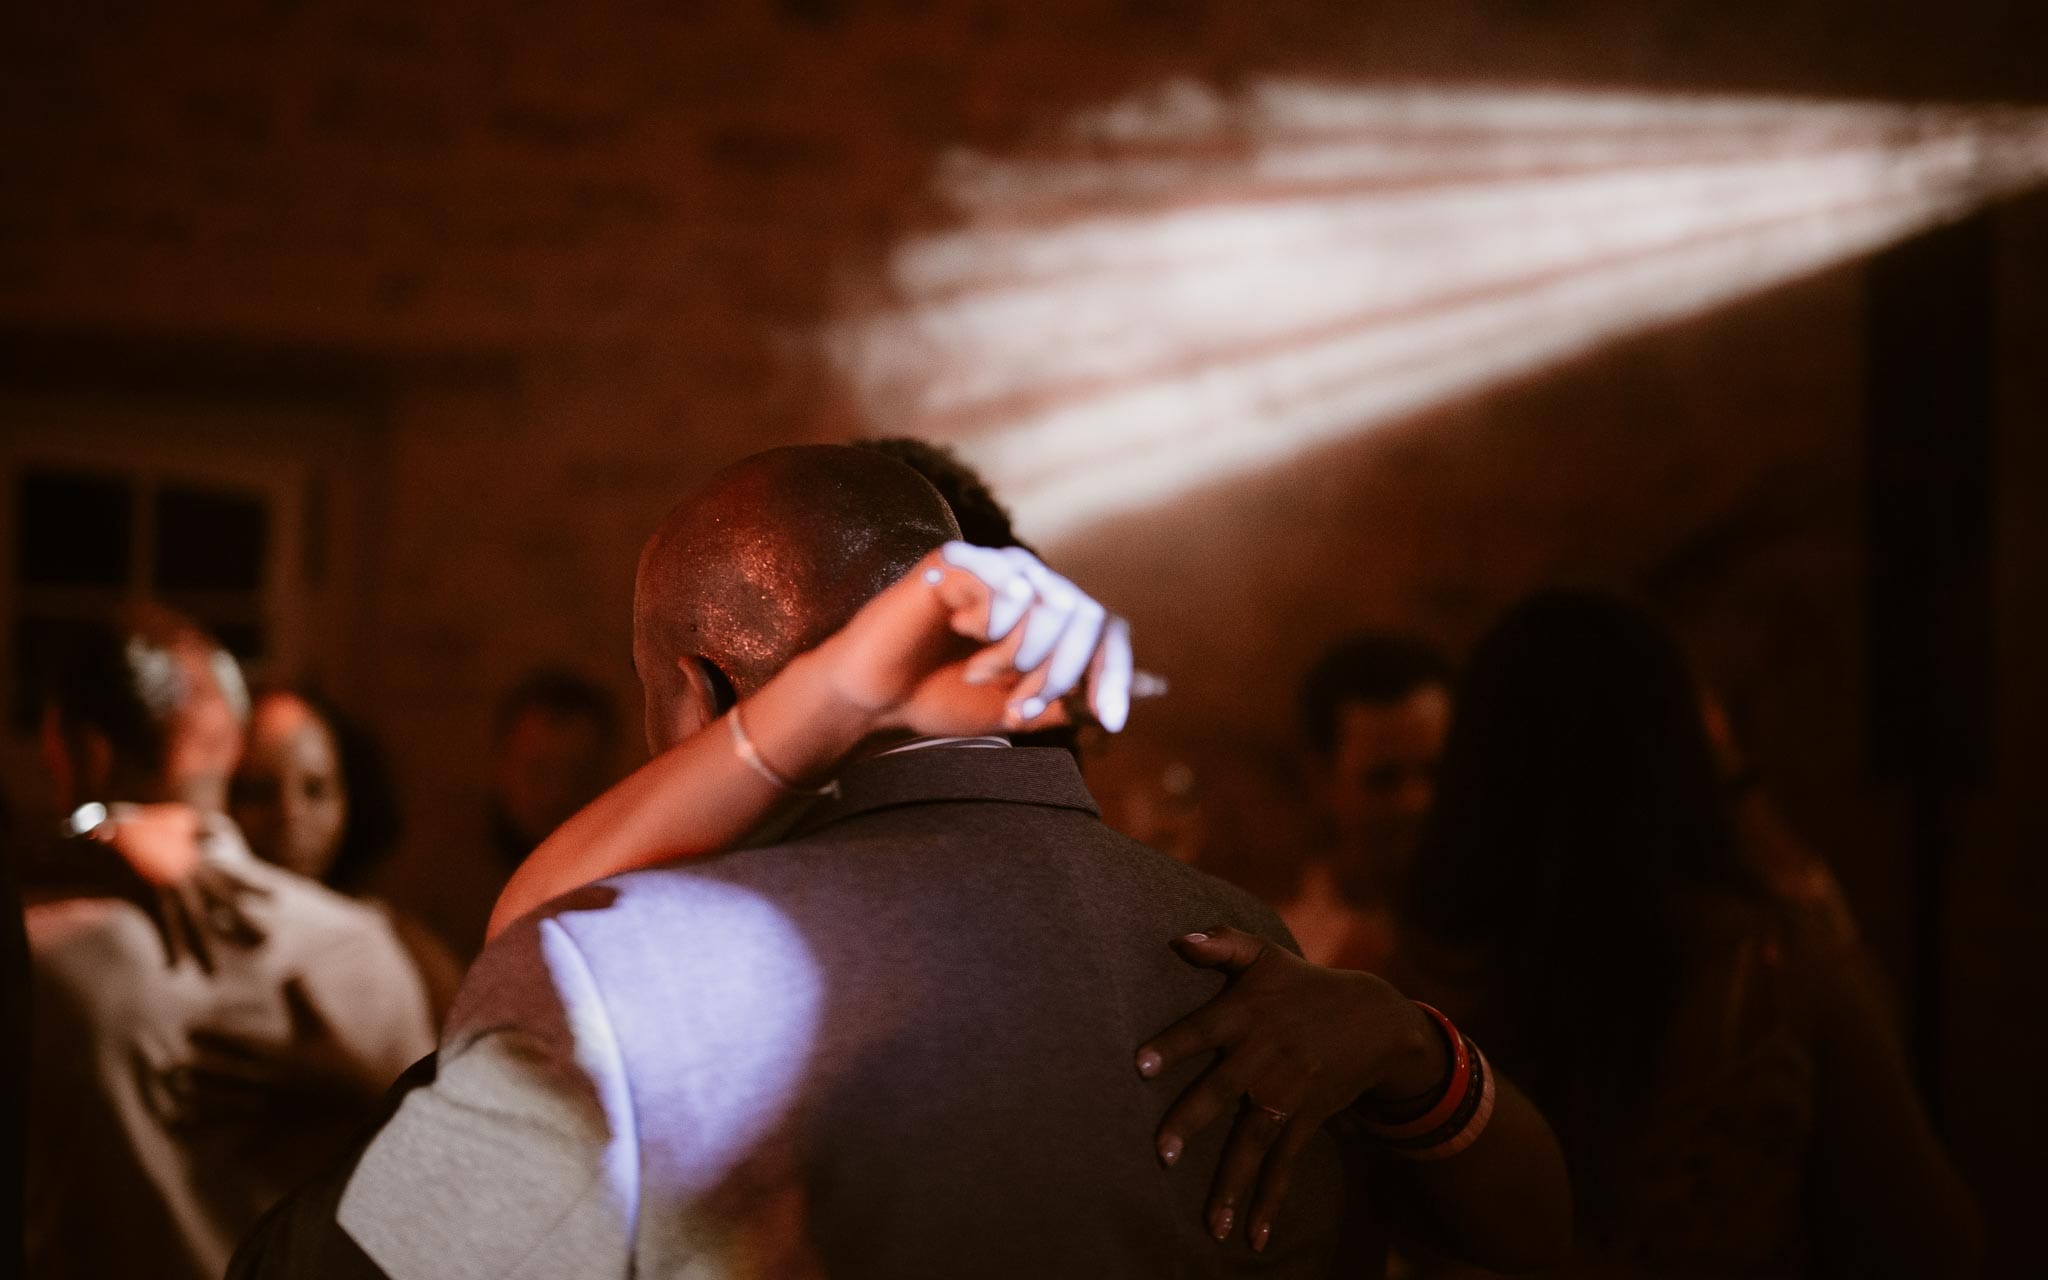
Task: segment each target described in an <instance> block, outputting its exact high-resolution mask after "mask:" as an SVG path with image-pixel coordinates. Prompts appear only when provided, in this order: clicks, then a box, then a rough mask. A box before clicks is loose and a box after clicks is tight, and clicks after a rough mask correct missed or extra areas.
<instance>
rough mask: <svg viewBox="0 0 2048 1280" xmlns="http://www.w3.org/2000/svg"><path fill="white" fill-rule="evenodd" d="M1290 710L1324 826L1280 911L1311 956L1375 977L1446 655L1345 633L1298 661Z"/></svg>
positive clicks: (1445, 698)
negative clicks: (1294, 709)
mask: <svg viewBox="0 0 2048 1280" xmlns="http://www.w3.org/2000/svg"><path fill="white" fill-rule="evenodd" d="M1297 705H1298V709H1299V714H1300V723H1301V734H1302V739H1303V742H1304V744H1305V745H1306V747H1307V762H1308V764H1307V774H1308V777H1307V781H1308V790H1309V794H1310V795H1311V796H1312V797H1313V798H1314V801H1315V803H1316V807H1317V808H1318V809H1319V810H1320V811H1321V815H1322V817H1323V818H1324V819H1325V820H1326V822H1327V824H1328V825H1327V828H1326V831H1325V834H1324V836H1323V840H1322V848H1321V850H1320V851H1319V852H1318V853H1316V854H1314V855H1312V856H1311V857H1310V858H1309V859H1308V861H1307V863H1306V864H1305V865H1304V867H1303V869H1302V875H1301V882H1300V885H1299V887H1298V888H1297V889H1296V890H1295V891H1294V893H1293V895H1292V896H1291V897H1290V898H1288V899H1287V901H1285V902H1284V903H1282V904H1281V905H1280V907H1279V911H1280V917H1281V919H1283V920H1285V921H1286V922H1287V927H1288V928H1289V929H1291V930H1293V931H1294V936H1295V938H1296V939H1297V940H1298V941H1300V943H1301V946H1302V952H1303V954H1304V955H1306V956H1307V957H1308V958H1309V959H1310V960H1312V961H1314V962H1315V963H1317V964H1324V965H1334V966H1336V967H1338V968H1344V969H1365V970H1368V971H1372V972H1378V971H1381V970H1382V969H1384V968H1385V967H1386V966H1387V964H1388V962H1389V961H1390V960H1391V958H1392V956H1393V952H1394V948H1395V942H1396V935H1397V932H1398V931H1397V927H1396V921H1395V904H1396V903H1397V902H1398V901H1399V899H1400V896H1401V892H1402V887H1403V883H1404V881H1405V878H1406V876H1407V871H1408V866H1409V863H1410V862H1411V860H1412V859H1413V858H1414V855H1415V847H1416V843H1417V841H1418V840H1419V839H1420V838H1421V834H1422V829H1423V824H1424V822H1425V821H1426V820H1427V819H1428V817H1429V812H1430V805H1431V803H1432V801H1433V799H1434V797H1435V793H1436V769H1437V761H1438V758H1439V757H1440V756H1441V754H1442V752H1443V746H1444V736H1445V734H1446V733H1447V732H1448V731H1449V729H1450V723H1451V663H1450V659H1449V658H1447V657H1445V656H1444V654H1443V652H1442V651H1441V650H1439V649H1437V648H1436V647H1435V646H1433V645H1431V644H1430V643H1429V642H1427V641H1425V640H1421V639H1418V638H1416V637H1414V636H1408V635H1401V634H1396V633H1391V632H1367V633H1363V634H1360V635H1354V636H1351V637H1349V638H1347V639H1344V640H1342V641H1339V642H1338V643H1337V644H1336V645H1334V646H1332V647H1331V648H1330V649H1329V650H1328V651H1326V652H1325V653H1324V654H1323V656H1322V657H1320V658H1318V659H1317V660H1316V662H1315V664H1314V665H1313V666H1311V667H1310V668H1309V671H1308V674H1307V675H1306V676H1305V677H1303V679H1302V682H1301V688H1300V692H1299V695H1298V702H1297Z"/></svg>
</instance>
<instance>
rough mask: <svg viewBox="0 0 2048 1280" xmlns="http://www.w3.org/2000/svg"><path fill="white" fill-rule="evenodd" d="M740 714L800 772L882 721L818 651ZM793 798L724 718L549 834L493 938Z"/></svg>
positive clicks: (820, 771)
mask: <svg viewBox="0 0 2048 1280" xmlns="http://www.w3.org/2000/svg"><path fill="white" fill-rule="evenodd" d="M728 714H733V713H728ZM738 714H739V715H741V716H742V718H743V723H744V724H745V727H746V734H747V737H748V738H749V739H750V740H751V741H752V742H753V744H754V746H755V748H756V750H758V751H759V753H760V756H761V758H762V760H764V761H765V762H767V763H769V764H770V766H771V767H772V768H773V769H774V770H775V771H776V772H777V773H779V774H781V775H782V776H783V777H786V778H790V779H810V778H814V777H817V776H821V775H824V774H827V773H829V772H830V771H831V769H832V768H833V767H835V766H836V765H837V764H838V763H839V762H840V761H842V760H843V759H845V757H846V756H847V754H848V753H849V752H851V751H852V750H853V749H854V748H855V747H856V746H858V745H859V743H860V742H861V740H862V739H863V738H865V737H867V736H868V734H869V733H870V732H872V731H873V729H874V727H875V725H874V721H873V718H872V716H871V715H870V714H869V713H868V712H866V711H864V710H862V709H860V708H858V707H854V706H851V705H849V704H848V703H847V702H846V701H845V700H844V699H843V698H841V697H840V696H839V694H838V692H837V689H836V687H835V685H834V684H833V682H832V680H831V679H830V677H829V674H828V672H827V671H826V669H825V659H824V658H823V657H821V656H820V655H819V654H818V653H815V652H814V653H811V654H806V655H804V656H803V657H800V658H798V659H797V660H796V661H794V662H792V663H791V664H790V665H789V666H788V667H786V668H784V669H783V670H782V671H781V672H779V673H777V674H776V675H775V677H774V678H773V679H771V680H769V682H768V683H767V684H766V685H764V686H762V688H761V689H760V690H759V691H758V692H757V693H755V694H754V696H753V697H751V698H748V699H747V700H746V701H745V702H744V703H742V704H741V706H740V707H739V709H738ZM789 799H790V795H789V793H788V792H786V791H784V790H782V789H781V788H779V787H777V786H776V785H775V784H774V783H773V782H771V781H770V780H769V779H768V778H767V777H766V776H765V775H764V774H762V773H761V772H760V771H759V770H757V769H755V768H753V767H752V766H751V765H749V764H748V763H747V762H746V761H745V760H743V759H741V758H740V756H739V755H738V753H737V752H736V751H735V750H734V743H733V738H732V736H731V733H730V731H729V728H728V726H726V725H725V724H723V723H721V722H718V721H714V722H713V723H712V724H710V725H709V726H707V727H706V728H705V729H704V730H702V731H700V732H698V733H695V734H692V735H691V736H690V737H689V738H687V739H685V740H684V741H682V742H680V743H678V744H677V745H675V746H673V747H670V748H669V749H668V750H667V751H664V752H662V753H661V754H660V755H658V756H656V757H655V758H654V759H652V760H650V761H648V762H647V763H646V764H644V765H642V766H640V767H639V768H638V769H636V770H634V771H633V772H632V773H631V774H629V775H627V776H626V777H625V778H624V779H623V780H621V781H620V782H618V783H617V784H616V785H614V786H613V787H611V788H610V789H609V790H607V791H606V792H605V793H604V794H603V795H601V796H599V797H598V798H597V799H596V800H594V801H592V802H591V803H590V804H588V805H586V806H585V807H584V808H583V809H581V810H580V811H578V812H577V813H576V814H575V815H574V816H573V817H571V818H570V819H569V820H568V821H567V822H565V823H563V824H562V825H561V826H560V827H559V828H557V829H556V830H555V832H554V833H553V834H551V835H550V836H548V838H547V839H545V840H543V841H542V842H541V843H540V847H538V848H537V849H535V850H534V851H533V853H532V854H531V855H530V856H529V857H528V858H527V859H526V861H525V862H523V863H521V864H520V867H519V869H518V871H516V872H514V873H513V876H512V879H511V880H510V881H509V882H508V883H507V884H506V886H505V889H504V892H503V893H501V894H500V895H499V897H498V903H497V905H496V907H494V908H493V909H492V911H491V920H490V925H489V928H488V929H487V930H486V937H487V938H494V937H496V936H497V935H498V933H499V931H500V930H502V929H504V927H505V926H506V925H508V924H510V923H512V922H513V921H514V920H517V919H518V918H519V917H521V916H523V915H525V914H526V913H527V912H529V911H532V910H533V909H534V908H536V907H538V906H540V905H541V904H543V903H545V902H548V901H550V900H551V899H554V898H557V897H559V896H561V895H562V894H564V893H567V892H569V891H570V890H572V889H576V888H580V887H582V886H583V885H586V884H589V883H591V882H592V881H595V880H601V879H603V878H604V877H606V876H612V875H619V874H621V873H623V872H626V871H632V870H636V869H638V868H641V867H647V866H652V865H654V864H656V863H660V862H667V861H670V860H672V859H675V858H684V857H690V856H693V855H696V854H703V853H711V852H714V851H716V850H719V849H725V848H729V847H731V846H732V845H733V844H734V843H735V842H736V841H738V840H739V839H741V838H742V837H744V836H745V835H746V834H747V832H749V831H751V830H752V829H753V828H754V827H756V826H757V825H759V824H760V822H761V821H762V820H763V819H764V818H766V817H768V816H769V815H770V814H772V813H774V812H775V811H776V810H777V809H778V808H780V807H781V806H782V805H783V804H784V803H786V802H787V801H788V800H789Z"/></svg>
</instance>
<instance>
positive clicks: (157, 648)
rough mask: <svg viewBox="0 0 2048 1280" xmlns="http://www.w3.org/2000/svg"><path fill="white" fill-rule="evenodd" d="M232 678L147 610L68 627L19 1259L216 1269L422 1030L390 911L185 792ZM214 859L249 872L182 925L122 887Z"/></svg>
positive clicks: (226, 751)
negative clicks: (276, 861)
mask: <svg viewBox="0 0 2048 1280" xmlns="http://www.w3.org/2000/svg"><path fill="white" fill-rule="evenodd" d="M241 687H242V686H241V679H240V672H239V670H238V668H236V667H235V665H234V662H233V659H232V658H230V657H229V656H228V655H227V654H226V652H225V651H224V650H222V649H221V648H220V646H219V645H218V644H216V643H215V642H214V641H213V640H212V638H211V637H210V636H208V635H207V634H206V633H205V632H203V631H201V630H200V629H199V628H198V627H197V626H196V625H195V624H193V623H191V622H189V621H188V620H186V619H184V618H182V617H179V616H178V615H175V614H172V613H169V612H167V611H163V610H157V609H143V610H137V611H134V612H132V613H130V614H129V615H127V616H126V617H124V618H123V619H121V620H120V621H119V622H118V623H112V624H109V625H105V626H102V627H97V628H92V629H89V630H87V631H85V632H83V633H81V635H80V637H79V639H78V640H77V642H75V643H74V644H73V645H72V646H70V648H69V649H68V650H67V652H66V653H65V655H64V658H63V661H62V664H61V669H60V670H59V672H58V673H57V676H56V679H55V681H54V683H53V686H52V688H53V697H52V701H51V704H50V706H49V708H48V709H47V711H46V713H45V716H44V720H43V746H44V751H45V754H46V757H47V763H48V765H49V769H50V773H51V778H52V783H53V787H54V790H55V792H56V797H55V798H56V801H57V804H58V807H59V810H60V811H62V812H67V813H70V814H71V815H72V816H71V818H70V819H69V821H68V824H67V829H66V833H65V834H66V836H67V837H68V838H65V839H61V840H56V841H52V842H51V843H50V847H49V848H48V849H47V850H46V851H45V854H44V857H43V858H42V859H41V861H40V864H39V866H38V868H37V873H36V875H35V878H34V879H33V882H32V883H31V885H30V887H29V889H28V891H27V893H26V894H25V896H26V898H27V900H28V904H29V905H28V908H27V911H26V913H25V919H26V926H27V932H28V937H29V943H30V947H31V950H32V958H33V982H34V986H33V992H32V995H33V999H32V1002H31V1013H32V1018H33V1026H32V1031H31V1035H30V1039H29V1045H30V1049H29V1056H30V1068H31V1071H32V1086H31V1087H32V1090H33V1096H34V1098H35V1107H34V1109H33V1111H32V1113H31V1116H30V1120H29V1152H30V1155H29V1160H28V1165H27V1169H28V1174H27V1181H28V1186H27V1192H26V1199H25V1213H24V1216H25V1219H26V1224H27V1225H26V1236H27V1243H26V1251H27V1255H28V1272H29V1274H32V1275H36V1276H53V1277H61V1276H81V1277H83V1276H94V1277H99V1276H113V1275H149V1276H163V1277H187V1276H191V1277H212V1276H218V1275H220V1274H221V1272H222V1269H223V1268H224V1267H225V1266H226V1263H227V1260H228V1257H229V1255H230V1253H231V1252H232V1250H233V1248H234V1245H235V1243H236V1241H237V1240H238V1239H239V1237H240V1236H241V1234H242V1233H243V1232H244V1231H246V1230H247V1229H248V1228H249V1226H250V1225H251V1224H252V1223H253V1222H254V1221H255V1219H256V1217H257V1216H258V1215H259V1214H260V1213H261V1212H262V1211H263V1210H264V1209H265V1208H266V1207H267V1206H268V1205H269V1204H270V1203H271V1202H272V1201H274V1200H275V1199H276V1198H277V1197H278V1196H279V1195H281V1194H282V1193H283V1192H284V1191H286V1190H288V1189H289V1188H290V1187H291V1186H293V1185H294V1184H295V1183H296V1182H297V1181H299V1180H300V1179H302V1178H303V1177H305V1176H306V1175H307V1173H308V1172H309V1171H311V1170H312V1169H314V1168H317V1167H318V1166H319V1165H320V1164H321V1163H323V1162H324V1161H325V1160H327V1159H329V1158H331V1156H332V1154H333V1153H334V1151H335V1150H337V1149H338V1148H339V1146H340V1145H341V1144H342V1143H343V1142H344V1141H345V1140H346V1139H347V1137H348V1136H349V1134H350V1133H351V1132H352V1131H353V1130H354V1129H355V1128H356V1127H357V1126H359V1125H360V1124H362V1123H363V1122H364V1121H365V1119H366V1118H367V1117H368V1116H370V1115H371V1114H373V1113H374V1106H375V1103H376V1101H377V1099H378V1097H379V1095H380V1094H381V1092H382V1090H383V1089H384V1088H385V1087H386V1085H388V1083H389V1082H390V1081H391V1080H392V1079H393V1078H394V1077H395V1076H396V1075H397V1073H398V1072H399V1071H401V1070H402V1069H403V1068H404V1067H405V1066H406V1065H408V1064H409V1063H411V1062H412V1061H414V1060H415V1059H416V1058H418V1057H419V1056H421V1055H422V1054H424V1053H425V1052H427V1050H428V1049H429V1048H431V1045H432V1027H431V1024H430V1020H429V1017H428V1011H427V1001H426V996H425V993H424V991H423V990H422V988H421V984H420V980H419V978H418V976H417V974H416V973H415V972H414V969H413V965H412V963H411V961H410V959H409V958H408V957H407V955H406V953H405V951H404V949H403V948H402V947H401V946H400V945H399V943H398V941H397V939H396V938H395V937H394V936H393V934H392V932H391V928H390V926H389V924H388V922H387V921H386V920H385V918H384V917H383V916H382V915H381V914H380V913H378V912H376V911H373V910H371V909H369V908H366V907H363V906H360V905H358V904H356V903H354V902H351V901H350V900H348V899H346V898H343V897H340V896H339V895H336V894H333V893H330V892H328V891H327V890H326V889H323V888H321V887H320V886H319V885H317V884H315V883H313V882H312V881H310V880H307V879H305V878H303V877H300V876H298V875H295V874H292V873H290V872H287V871H283V870H280V869H277V868H273V867H269V866H266V865H264V864H263V863H260V862H258V861H256V860H255V859H254V858H253V857H252V856H251V855H250V854H249V852H248V851H247V849H246V847H245V846H244V845H243V843H242V839H241V836H240V834H239V832H238V831H237V830H236V828H235V826H234V823H233V822H232V820H230V819H229V818H227V817H226V816H225V815H224V814H222V813H220V812H217V811H214V810H208V809H202V808H199V807H196V806H195V805H194V804H193V803H192V802H193V801H195V800H200V799H209V798H213V797H218V798H220V799H222V800H224V799H225V792H226V783H227V773H226V772H225V771H224V770H223V768H222V766H223V764H231V762H232V760H233V758H234V755H235V753H236V749H237V748H238V747H239V739H240V733H241V729H240V723H239V718H238V717H237V715H236V713H235V704H236V701H237V696H238V694H239V693H240V690H241ZM241 696H246V695H241ZM110 850H111V851H112V852H111V855H110V854H109V851H110ZM208 869H211V870H213V871H215V872H218V873H222V874H225V875H227V876H228V877H230V878H231V879H232V880H233V881H234V882H235V883H236V884H237V885H239V886H240V887H241V889H242V893H241V894H240V895H239V896H238V897H236V898H222V899H217V900H214V901H213V902H212V903H210V905H209V906H208V907H207V909H205V910H202V911H199V912H197V913H195V914H193V915H192V916H189V917H183V918H181V920H180V923H179V925H178V926H177V927H175V928H171V927H166V923H165V921H164V919H162V918H158V917H154V916H152V914H151V913H150V912H149V911H147V910H145V909H143V908H142V907H141V906H140V905H138V901H137V900H138V898H140V899H142V901H144V902H146V901H147V900H148V895H147V894H138V893H137V892H136V883H137V882H138V881H144V882H148V883H158V882H162V881H169V880H182V879H186V878H190V877H193V876H197V875H199V874H201V873H202V872H203V871H205V870H208ZM123 873H125V874H123ZM174 939H175V940H180V941H182V943H183V944H186V945H179V946H175V947H174V946H170V945H167V944H169V943H170V942H172V941H173V940H174Z"/></svg>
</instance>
